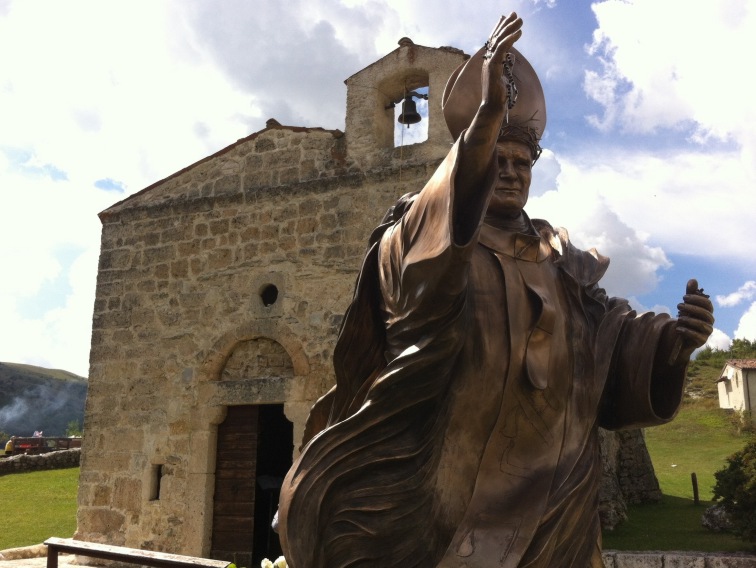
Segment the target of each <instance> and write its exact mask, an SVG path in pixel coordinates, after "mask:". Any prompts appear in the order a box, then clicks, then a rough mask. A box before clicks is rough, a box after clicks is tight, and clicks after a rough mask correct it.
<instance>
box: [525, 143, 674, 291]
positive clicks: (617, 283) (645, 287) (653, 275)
mask: <svg viewBox="0 0 756 568" xmlns="http://www.w3.org/2000/svg"><path fill="white" fill-rule="evenodd" d="M546 157H547V160H546V163H545V165H546V166H547V169H549V170H550V171H551V172H552V173H553V172H559V173H558V174H557V176H556V179H555V183H556V186H557V187H558V190H557V191H548V192H546V193H544V194H542V195H540V196H534V197H533V198H531V201H530V203H529V205H528V207H527V210H528V212H529V213H530V214H531V216H532V217H542V218H545V219H547V220H548V221H549V222H551V223H552V225H554V226H562V227H565V228H567V229H568V231H569V233H570V238H571V240H572V241H573V242H574V243H575V244H576V245H577V246H578V247H580V248H584V249H588V248H596V249H597V250H598V252H599V253H601V254H602V255H604V256H608V257H610V259H611V265H610V268H609V271H608V272H607V274H606V276H605V277H604V279H603V280H602V285H603V286H604V287H605V288H606V289H607V291H608V292H609V293H610V294H611V295H615V296H623V297H628V296H634V295H641V294H644V293H646V292H649V291H651V290H653V289H654V288H655V287H656V284H657V282H658V278H659V271H660V270H661V269H664V268H667V267H669V266H670V262H669V260H668V258H667V257H666V255H665V254H664V251H663V250H662V249H661V248H659V247H658V246H652V245H650V244H649V243H648V236H647V235H644V234H643V233H640V232H638V231H637V230H635V229H633V228H632V227H631V226H630V225H628V224H627V223H626V222H624V221H623V219H621V218H620V216H619V215H618V214H617V212H616V211H614V210H613V209H612V208H611V206H610V203H609V200H608V199H607V198H606V197H605V196H604V195H602V189H603V188H602V185H601V184H600V183H597V182H594V181H592V180H591V177H590V175H586V170H585V169H581V168H580V167H579V166H578V165H577V164H575V163H573V162H570V161H569V160H566V159H560V160H557V161H556V163H557V165H556V166H555V165H554V159H552V157H551V155H548V154H547V155H546ZM539 165H540V164H539ZM536 168H538V166H536ZM547 183H548V182H547Z"/></svg>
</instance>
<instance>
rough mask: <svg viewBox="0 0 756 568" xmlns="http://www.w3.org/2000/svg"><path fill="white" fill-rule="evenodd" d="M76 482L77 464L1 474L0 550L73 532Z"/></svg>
mask: <svg viewBox="0 0 756 568" xmlns="http://www.w3.org/2000/svg"><path fill="white" fill-rule="evenodd" d="M78 483H79V468H78V467H73V468H68V469H55V470H49V471H34V472H29V473H14V474H12V475H4V476H1V477H0V503H2V514H1V515H0V550H4V549H6V548H15V547H17V546H28V545H32V544H39V543H41V542H44V541H45V540H46V539H47V538H49V537H51V536H59V537H71V536H73V533H74V531H75V530H76V492H77V487H78Z"/></svg>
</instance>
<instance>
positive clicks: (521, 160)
mask: <svg viewBox="0 0 756 568" xmlns="http://www.w3.org/2000/svg"><path fill="white" fill-rule="evenodd" d="M532 161H533V157H532V156H531V153H530V148H528V146H527V145H526V144H523V143H522V142H517V141H515V140H499V141H498V142H497V143H496V163H497V165H498V175H497V176H496V180H495V184H496V187H495V188H494V193H493V196H492V197H491V201H490V202H489V204H488V212H487V213H488V215H493V216H496V217H510V218H511V217H516V216H517V215H519V214H520V213H521V212H522V210H523V208H524V207H525V204H526V203H527V202H528V193H529V192H530V180H531V175H532V173H531V167H532Z"/></svg>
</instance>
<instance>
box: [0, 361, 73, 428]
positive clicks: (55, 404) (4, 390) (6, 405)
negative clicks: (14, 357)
mask: <svg viewBox="0 0 756 568" xmlns="http://www.w3.org/2000/svg"><path fill="white" fill-rule="evenodd" d="M86 397H87V379H85V378H84V377H80V376H79V375H75V374H73V373H69V372H68V371H61V370H59V369H45V368H43V367H35V366H33V365H21V364H18V363H0V431H2V432H5V433H6V434H9V435H12V436H31V435H32V434H34V432H35V430H42V431H43V432H44V434H45V436H65V434H66V428H67V427H68V424H69V423H70V422H72V421H74V420H76V421H78V423H79V427H81V426H82V424H83V423H84V402H85V400H86Z"/></svg>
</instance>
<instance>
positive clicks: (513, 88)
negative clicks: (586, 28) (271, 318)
mask: <svg viewBox="0 0 756 568" xmlns="http://www.w3.org/2000/svg"><path fill="white" fill-rule="evenodd" d="M521 28H522V20H521V19H520V18H518V17H517V16H516V15H515V14H512V15H510V16H508V17H506V18H505V17H502V18H501V20H500V21H499V23H498V24H497V26H496V27H495V28H494V31H493V32H492V34H491V36H490V37H489V40H488V42H486V46H485V47H484V48H483V49H481V50H480V51H479V52H478V53H477V54H475V55H474V56H473V57H472V58H470V59H469V60H468V61H467V62H466V63H465V64H464V65H463V66H462V67H461V68H460V69H458V70H457V71H456V72H455V73H454V74H453V75H452V77H451V78H450V80H449V84H448V85H447V88H446V92H445V93H444V113H445V117H446V119H447V123H448V124H449V127H450V130H451V131H452V134H453V135H454V137H455V139H456V143H455V144H454V146H453V147H452V149H451V151H450V152H449V154H448V156H447V157H446V159H445V160H444V162H443V163H442V164H441V165H440V167H439V168H438V170H437V171H436V173H435V174H434V175H433V177H432V178H431V179H430V181H428V183H427V184H426V185H425V187H424V188H423V189H422V191H419V192H417V193H415V194H412V195H408V196H405V197H403V198H402V199H400V200H399V201H398V202H397V203H396V204H395V206H394V207H392V208H391V210H389V212H388V213H387V214H386V217H385V218H384V220H383V222H382V223H381V225H380V226H379V227H378V228H377V229H376V230H375V231H374V232H373V235H372V236H371V239H370V243H369V248H368V252H367V254H366V257H365V260H364V262H363V266H362V269H361V272H360V276H359V279H358V282H357V286H356V290H355V295H354V298H353V301H352V304H351V305H350V307H349V310H348V311H347V313H346V315H345V319H344V324H343V327H342V330H341V333H340V336H339V340H338V344H337V347H336V350H335V353H334V366H335V371H336V378H337V384H336V386H335V387H334V388H333V389H332V390H331V391H330V392H329V393H328V394H326V395H325V396H324V397H323V398H321V399H320V400H319V401H318V402H317V403H316V405H315V406H314V407H313V410H312V412H311V415H310V420H309V422H308V426H307V431H306V433H305V440H304V445H303V449H302V452H301V455H300V456H299V458H298V459H297V460H296V462H295V463H294V465H293V466H292V468H291V470H290V472H289V474H288V476H287V478H286V480H285V482H284V486H283V488H282V491H281V502H280V509H279V513H280V517H279V521H280V524H279V533H280V536H281V543H282V546H283V549H284V552H285V555H286V558H287V561H288V562H289V566H291V567H293V568H337V567H338V568H346V567H352V568H354V567H374V568H386V567H394V566H396V567H399V566H401V567H402V568H407V567H418V568H420V567H422V568H434V567H439V568H440V567H443V568H458V567H468V568H494V567H496V568H502V567H508V568H509V567H511V568H514V567H530V568H535V567H538V568H558V567H579V568H585V567H588V566H590V567H600V566H603V564H602V560H601V532H600V525H599V517H598V489H599V481H600V476H601V463H600V460H599V443H598V428H599V426H601V427H604V428H609V429H620V428H637V427H645V426H652V425H656V424H662V423H665V422H668V421H670V420H671V419H672V418H673V417H674V416H675V414H676V412H677V409H678V407H679V404H680V401H681V399H682V392H683V382H684V377H685V369H686V367H687V363H688V360H689V358H690V356H691V354H692V352H693V351H694V350H695V349H696V348H697V347H699V346H701V345H703V344H704V343H705V341H706V339H707V338H708V336H709V335H710V333H711V332H712V324H713V322H714V318H713V308H712V304H711V302H710V301H709V299H708V298H707V297H706V296H704V295H703V294H698V293H696V290H695V289H692V290H688V293H686V294H685V296H684V297H683V302H682V303H681V304H680V305H679V306H678V309H679V317H678V318H677V319H672V318H670V317H669V316H668V315H666V314H659V315H655V314H652V313H644V314H636V312H634V311H633V310H632V309H631V308H630V307H629V305H628V303H627V302H626V301H625V300H623V299H620V298H609V297H607V295H606V293H605V292H604V290H603V289H602V288H601V287H600V286H599V280H600V279H601V277H602V275H603V274H604V272H605V271H606V269H607V266H608V262H609V261H608V259H606V258H605V257H602V256H601V255H599V254H598V253H597V252H596V251H595V250H591V251H583V250H580V249H578V248H577V247H575V246H574V245H573V244H572V243H571V242H570V239H569V236H568V234H567V232H566V231H565V230H564V229H555V228H553V227H552V226H551V225H549V223H547V222H546V221H543V220H538V219H530V218H529V217H528V216H527V215H526V214H525V211H524V207H525V204H526V202H527V199H528V191H529V188H530V181H531V167H532V165H533V164H534V162H535V160H536V159H537V158H538V155H539V152H540V147H539V139H540V136H541V134H542V133H543V128H544V126H545V121H546V110H545V105H544V104H543V92H542V90H541V86H540V83H539V82H538V78H537V76H536V75H535V72H534V71H533V70H532V67H530V65H529V63H528V62H527V60H525V58H524V57H523V56H522V55H521V54H520V53H519V52H517V51H516V50H515V49H514V48H513V44H514V43H515V41H517V39H518V38H519V37H520V35H521V33H522V31H521Z"/></svg>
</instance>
